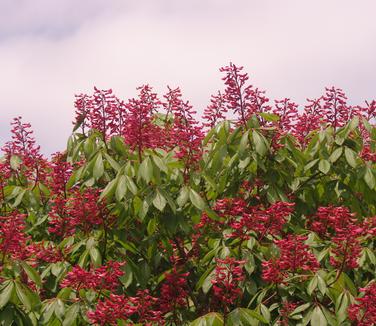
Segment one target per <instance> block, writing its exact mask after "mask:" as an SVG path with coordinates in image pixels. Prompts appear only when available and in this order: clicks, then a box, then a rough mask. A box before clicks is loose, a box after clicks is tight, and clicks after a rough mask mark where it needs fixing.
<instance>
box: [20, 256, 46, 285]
mask: <svg viewBox="0 0 376 326" xmlns="http://www.w3.org/2000/svg"><path fill="white" fill-rule="evenodd" d="M21 266H22V268H23V269H24V271H25V272H26V274H27V276H28V277H29V278H30V279H31V280H32V281H33V282H34V283H35V284H36V285H37V286H39V287H42V280H41V278H40V275H39V274H38V272H37V271H36V270H35V269H34V268H33V267H31V266H30V265H28V264H26V263H25V262H23V261H21Z"/></svg>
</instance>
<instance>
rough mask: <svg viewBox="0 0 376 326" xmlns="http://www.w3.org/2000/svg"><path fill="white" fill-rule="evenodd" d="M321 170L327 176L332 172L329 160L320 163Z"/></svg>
mask: <svg viewBox="0 0 376 326" xmlns="http://www.w3.org/2000/svg"><path fill="white" fill-rule="evenodd" d="M319 170H320V171H321V172H322V173H324V174H327V173H328V172H329V170H330V162H329V161H328V160H320V162H319Z"/></svg>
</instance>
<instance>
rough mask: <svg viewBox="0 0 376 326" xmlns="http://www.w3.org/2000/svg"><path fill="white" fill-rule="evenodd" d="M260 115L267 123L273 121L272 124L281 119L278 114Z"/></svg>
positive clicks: (263, 113) (262, 113)
mask: <svg viewBox="0 0 376 326" xmlns="http://www.w3.org/2000/svg"><path fill="white" fill-rule="evenodd" d="M259 115H260V116H261V117H262V118H263V119H264V120H266V121H272V122H276V121H279V119H280V117H279V115H277V114H274V113H265V112H261V113H259Z"/></svg>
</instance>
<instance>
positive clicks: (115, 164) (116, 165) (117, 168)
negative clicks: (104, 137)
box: [104, 153, 120, 172]
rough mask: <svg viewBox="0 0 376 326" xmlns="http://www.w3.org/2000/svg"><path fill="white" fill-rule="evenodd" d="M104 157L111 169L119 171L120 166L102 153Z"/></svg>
mask: <svg viewBox="0 0 376 326" xmlns="http://www.w3.org/2000/svg"><path fill="white" fill-rule="evenodd" d="M104 157H105V158H106V160H107V162H108V163H110V165H111V167H112V168H113V169H114V170H115V171H116V172H117V171H119V170H120V164H119V163H118V162H116V161H115V160H114V159H113V158H112V157H111V156H110V155H108V154H107V153H104Z"/></svg>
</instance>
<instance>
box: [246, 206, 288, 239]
mask: <svg viewBox="0 0 376 326" xmlns="http://www.w3.org/2000/svg"><path fill="white" fill-rule="evenodd" d="M294 206H295V204H294V203H288V202H276V203H274V204H272V205H270V206H269V207H268V208H263V207H261V206H256V207H255V208H254V209H252V211H251V213H250V218H251V219H250V222H249V227H251V228H252V229H253V230H255V231H256V232H258V234H259V239H260V240H261V239H263V238H264V237H265V236H266V235H267V234H273V235H277V234H280V233H281V231H282V228H283V226H284V225H285V223H286V222H287V218H288V217H289V216H290V215H291V214H292V213H293V211H294Z"/></svg>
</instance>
